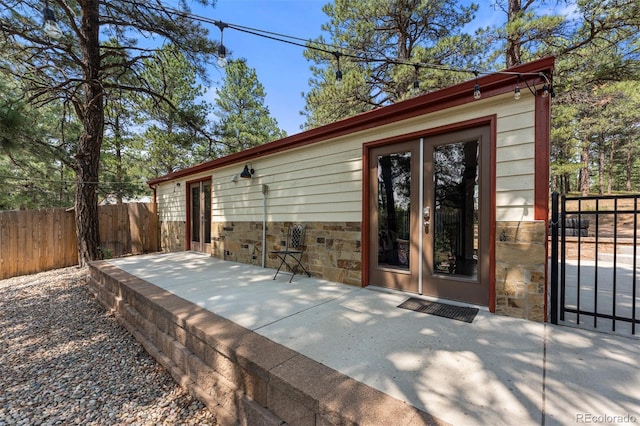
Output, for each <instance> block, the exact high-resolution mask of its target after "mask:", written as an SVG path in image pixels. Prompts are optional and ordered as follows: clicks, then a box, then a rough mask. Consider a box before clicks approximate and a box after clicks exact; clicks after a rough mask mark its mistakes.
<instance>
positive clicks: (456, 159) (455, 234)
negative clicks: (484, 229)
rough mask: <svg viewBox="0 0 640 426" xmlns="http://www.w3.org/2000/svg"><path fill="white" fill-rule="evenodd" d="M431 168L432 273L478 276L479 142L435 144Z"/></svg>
mask: <svg viewBox="0 0 640 426" xmlns="http://www.w3.org/2000/svg"><path fill="white" fill-rule="evenodd" d="M433 170H434V177H433V181H434V194H435V200H434V207H435V212H434V215H433V218H432V222H433V257H434V259H433V268H434V272H435V273H436V274H446V275H458V276H460V275H462V276H465V277H472V278H477V265H478V251H477V250H478V171H479V170H478V142H477V141H473V142H461V143H454V144H448V145H440V146H438V147H435V148H434V151H433Z"/></svg>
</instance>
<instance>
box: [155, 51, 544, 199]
mask: <svg viewBox="0 0 640 426" xmlns="http://www.w3.org/2000/svg"><path fill="white" fill-rule="evenodd" d="M554 62H555V58H554V57H552V56H551V57H547V58H543V59H540V60H537V61H534V62H529V63H526V64H523V65H519V66H516V67H513V68H509V69H506V70H504V71H501V72H498V73H494V74H488V75H485V76H482V77H479V78H478V84H479V85H480V87H481V88H482V99H486V98H489V97H493V96H497V95H501V94H504V93H508V92H513V90H514V87H515V85H516V84H518V82H519V83H520V84H521V85H522V84H526V85H529V86H534V85H535V84H538V85H541V82H544V79H543V78H542V77H541V76H540V73H542V74H544V75H545V76H546V77H547V78H548V79H551V76H552V72H553V67H554ZM541 79H542V81H541ZM475 84H476V80H475V78H474V79H473V80H469V81H466V82H464V83H460V84H457V85H454V86H451V87H447V88H445V89H441V90H438V91H435V92H431V93H427V94H424V95H420V96H416V97H415V98H412V99H408V100H406V101H402V102H398V103H396V104H393V105H389V106H386V107H382V108H377V109H374V110H371V111H367V112H364V113H361V114H358V115H355V116H352V117H349V118H345V119H343V120H340V121H337V122H335V123H331V124H328V125H326V126H322V127H318V128H315V129H311V130H307V131H305V132H301V133H297V134H295V135H291V136H288V137H286V138H283V139H279V140H276V141H273V142H269V143H266V144H264V145H259V146H256V147H254V148H251V149H248V150H246V151H242V152H237V153H235V154H231V155H227V156H225V157H222V158H217V159H215V160H211V161H207V162H204V163H200V164H197V165H195V166H192V167H189V168H186V169H182V170H178V171H175V172H173V173H169V174H167V175H164V176H161V177H158V178H155V179H151V180H149V181H148V182H147V184H148V185H149V186H154V185H158V184H160V183H163V182H168V181H172V180H175V179H179V178H182V177H185V176H189V175H193V174H197V173H202V172H206V171H209V170H213V169H217V168H220V167H224V166H227V165H232V164H236V163H241V162H244V161H249V160H255V159H256V158H258V157H263V156H266V155H271V154H275V153H278V152H281V151H287V150H290V149H293V148H299V147H302V146H305V145H310V144H314V143H318V142H322V141H325V140H328V139H331V138H335V137H339V136H344V135H347V134H350V133H356V132H359V131H363V130H367V129H370V128H373V127H379V126H383V125H386V124H390V123H393V122H397V121H402V120H407V119H409V118H413V117H417V116H420V115H424V114H428V113H432V112H436V111H440V110H444V109H447V108H452V107H455V106H459V105H464V104H467V103H471V102H478V101H476V100H475V99H474V98H473V88H474V86H475Z"/></svg>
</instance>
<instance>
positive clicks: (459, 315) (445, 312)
mask: <svg viewBox="0 0 640 426" xmlns="http://www.w3.org/2000/svg"><path fill="white" fill-rule="evenodd" d="M398 308H402V309H408V310H410V311H416V312H422V313H423V314H431V315H437V316H439V317H444V318H450V319H454V320H457V321H464V322H468V323H472V322H473V319H474V318H475V317H476V314H477V313H478V309H477V308H468V307H466V306H455V305H447V304H445V303H439V302H430V301H428V300H422V299H417V298H415V297H411V298H409V299H407V300H405V301H404V302H402V303H401V304H399V305H398Z"/></svg>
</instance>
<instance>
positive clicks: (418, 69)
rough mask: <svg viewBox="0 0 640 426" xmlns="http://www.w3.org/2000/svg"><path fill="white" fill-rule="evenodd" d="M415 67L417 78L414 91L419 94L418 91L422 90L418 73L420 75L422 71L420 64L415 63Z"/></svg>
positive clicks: (414, 81) (414, 82)
mask: <svg viewBox="0 0 640 426" xmlns="http://www.w3.org/2000/svg"><path fill="white" fill-rule="evenodd" d="M413 68H414V70H415V80H413V92H414V93H415V94H417V93H418V92H420V80H418V75H419V74H418V73H419V71H420V66H419V65H414V66H413Z"/></svg>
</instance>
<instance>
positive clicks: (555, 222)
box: [550, 191, 560, 324]
mask: <svg viewBox="0 0 640 426" xmlns="http://www.w3.org/2000/svg"><path fill="white" fill-rule="evenodd" d="M558 196H559V194H558V192H557V191H554V192H553V194H551V223H550V225H551V324H558V227H559V226H560V220H559V217H558Z"/></svg>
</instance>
